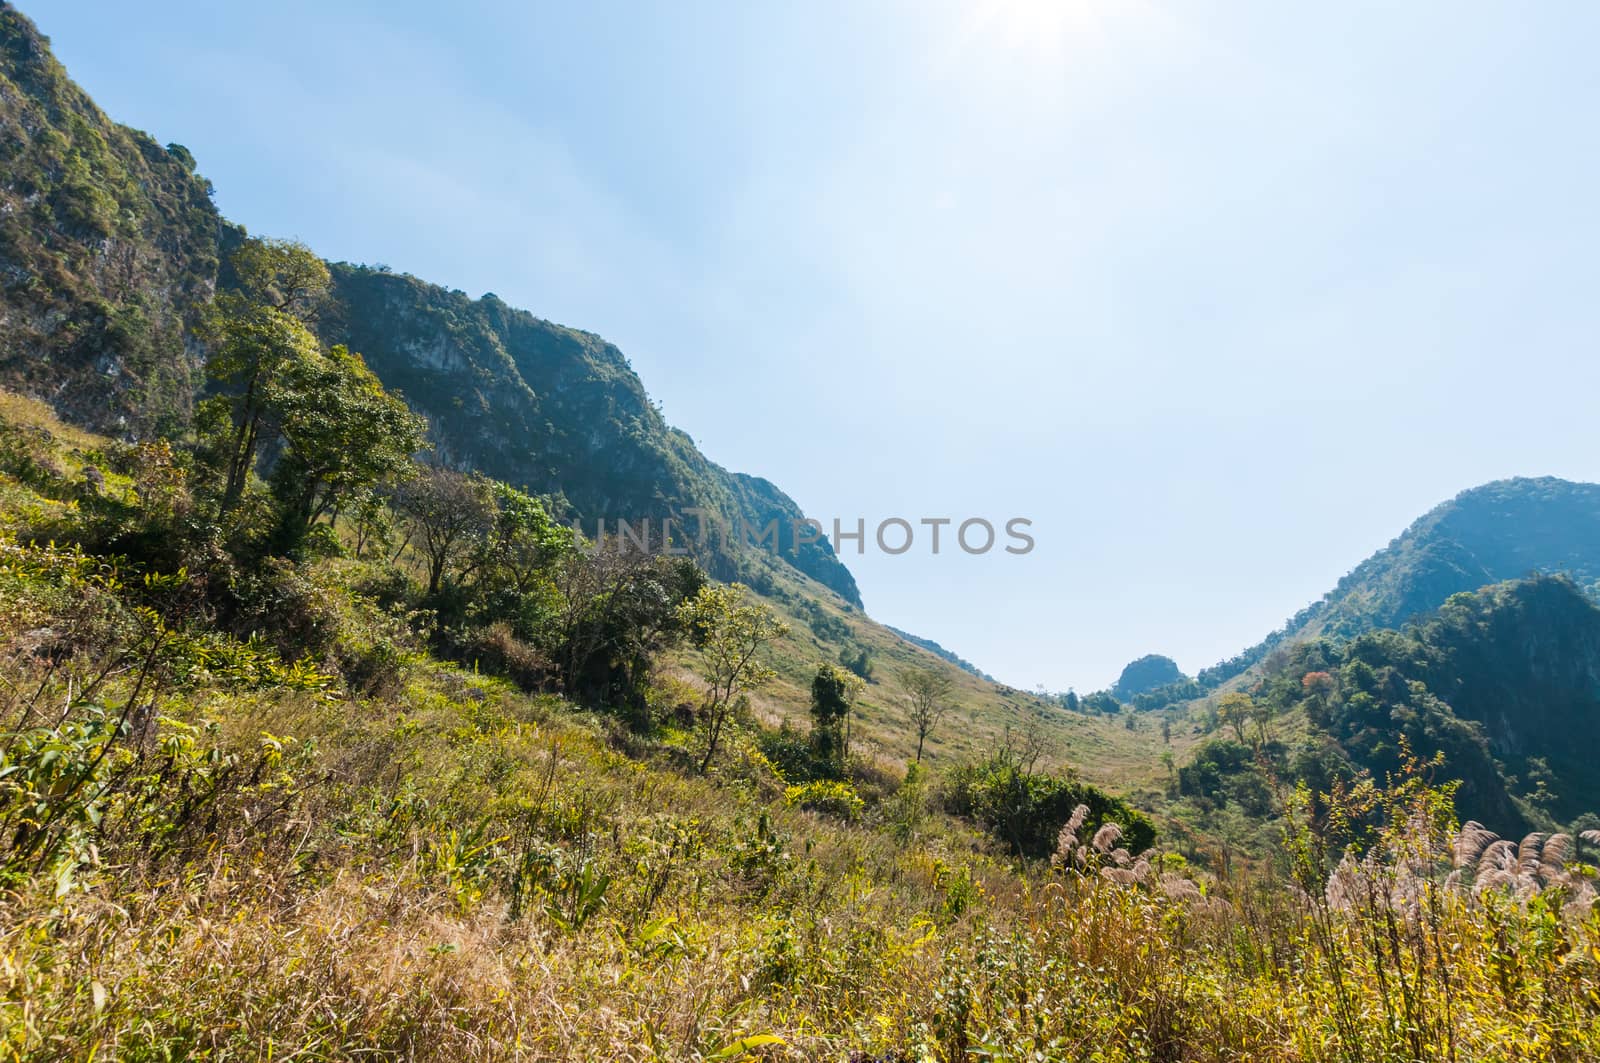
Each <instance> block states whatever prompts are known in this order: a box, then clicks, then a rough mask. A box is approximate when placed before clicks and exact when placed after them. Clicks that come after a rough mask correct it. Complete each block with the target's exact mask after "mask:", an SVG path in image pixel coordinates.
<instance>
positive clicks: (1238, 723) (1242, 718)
mask: <svg viewBox="0 0 1600 1063" xmlns="http://www.w3.org/2000/svg"><path fill="white" fill-rule="evenodd" d="M1254 716H1255V699H1253V698H1252V697H1251V696H1250V695H1249V694H1244V693H1241V692H1239V691H1237V690H1230V691H1229V692H1228V693H1226V694H1224V695H1222V697H1220V698H1218V699H1217V718H1218V719H1219V720H1221V721H1222V722H1223V723H1224V724H1227V725H1228V726H1229V727H1231V728H1233V734H1234V737H1236V738H1237V739H1238V740H1239V744H1240V745H1243V744H1244V741H1245V735H1244V728H1245V724H1247V723H1249V722H1250V720H1251V719H1252V718H1253V717H1254Z"/></svg>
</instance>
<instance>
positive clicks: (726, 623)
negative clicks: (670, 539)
mask: <svg viewBox="0 0 1600 1063" xmlns="http://www.w3.org/2000/svg"><path fill="white" fill-rule="evenodd" d="M744 595H745V588H744V587H743V586H742V585H741V584H738V583H733V584H729V585H727V586H720V587H719V586H706V587H702V588H700V591H699V593H698V594H696V595H695V596H694V597H693V598H691V599H689V600H688V601H686V602H684V603H682V604H681V605H680V606H678V616H679V618H680V619H681V620H682V622H683V624H684V626H685V627H686V628H688V629H689V631H690V632H692V633H693V635H694V637H695V641H696V642H697V644H698V645H699V648H700V662H701V674H702V676H703V677H704V679H705V681H706V696H705V703H704V710H705V719H706V752H705V756H704V757H702V758H701V760H700V773H701V774H704V773H705V771H706V769H707V768H709V767H710V766H711V762H712V760H713V759H715V757H716V755H717V748H718V745H719V743H720V742H721V740H722V736H723V734H724V732H725V731H726V729H727V727H728V724H729V722H730V721H731V720H732V719H733V717H734V715H735V714H736V713H737V711H738V710H739V709H740V708H741V707H742V706H743V705H745V704H747V703H748V698H747V697H746V696H745V694H746V692H747V691H750V690H754V689H755V688H757V687H759V686H761V685H762V684H763V683H766V682H768V681H770V680H771V679H772V677H773V676H774V675H776V674H777V673H775V672H774V671H773V670H772V669H771V668H769V667H767V666H766V665H764V664H762V663H761V661H760V660H759V659H758V656H759V654H760V652H761V650H762V648H763V647H765V646H766V645H767V644H768V643H770V642H772V641H773V640H774V639H776V638H779V637H781V636H783V635H784V634H786V633H787V632H788V630H789V628H788V626H787V625H785V624H784V623H782V622H781V621H779V620H778V619H777V617H775V616H773V615H772V612H771V610H769V609H767V608H766V607H764V606H761V605H750V604H746V603H745V601H744Z"/></svg>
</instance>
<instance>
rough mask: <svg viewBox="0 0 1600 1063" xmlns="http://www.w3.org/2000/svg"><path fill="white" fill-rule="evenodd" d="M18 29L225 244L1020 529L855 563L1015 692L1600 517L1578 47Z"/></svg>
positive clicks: (1373, 19) (1305, 14)
mask: <svg viewBox="0 0 1600 1063" xmlns="http://www.w3.org/2000/svg"><path fill="white" fill-rule="evenodd" d="M20 6H21V7H22V9H23V11H24V12H25V13H27V14H29V15H30V16H31V17H33V18H34V20H35V21H36V22H37V23H38V24H39V26H40V29H41V30H42V31H43V32H44V33H46V34H47V35H48V36H50V37H51V39H52V41H53V44H54V48H55V51H56V54H57V56H58V57H59V58H60V59H61V60H62V61H63V62H64V63H65V64H66V66H67V69H68V71H69V72H70V73H71V74H72V75H73V76H74V77H75V78H76V79H77V80H78V82H79V83H80V84H82V85H83V86H84V87H85V88H86V89H87V90H88V91H89V92H90V94H91V95H93V96H94V98H95V99H96V100H97V102H98V103H99V104H100V105H101V106H102V107H103V108H104V109H105V110H106V111H107V112H108V113H109V114H110V115H111V116H112V117H113V118H115V119H117V120H118V121H121V122H123V123H125V124H128V125H132V126H135V127H138V128H142V129H145V130H147V131H149V132H150V133H151V134H152V135H153V136H155V137H156V138H157V139H159V140H160V141H162V142H163V143H166V142H168V141H176V142H180V143H183V144H185V145H186V146H188V147H189V148H190V150H192V151H193V153H194V154H195V156H196V158H197V159H198V160H199V164H200V169H201V172H202V173H204V174H205V175H206V176H207V177H208V178H210V179H211V180H212V181H213V182H214V183H215V185H216V188H217V193H216V201H217V203H218V205H219V206H220V207H221V209H222V210H223V212H224V213H225V214H226V215H228V216H229V217H230V218H232V219H233V220H235V221H238V222H241V223H243V224H244V225H246V226H247V227H248V228H249V229H250V230H251V231H252V232H254V233H258V234H263V235H269V236H279V237H295V238H299V239H302V240H304V241H306V242H307V243H308V244H310V245H311V246H312V247H313V248H315V249H316V250H317V251H319V252H320V253H321V254H323V255H324V256H326V257H329V258H332V259H342V260H348V261H355V262H367V263H373V264H376V263H383V264H386V265H388V266H390V267H391V268H393V269H395V270H399V271H405V272H409V273H413V274H416V275H417V276H419V277H423V278H426V279H428V280H432V281H436V282H438V283H441V284H444V285H446V286H448V287H454V288H460V289H463V290H465V291H467V292H469V293H471V294H473V295H479V294H482V293H484V292H490V291H492V292H495V293H496V294H498V295H499V296H500V297H501V298H502V299H504V300H506V301H507V302H509V303H511V304H513V305H516V306H521V307H525V308H526V309H528V310H531V311H533V312H534V313H536V314H538V315H540V316H541V317H545V318H548V319H550V320H553V321H557V322H560V323H562V324H567V325H572V326H575V327H579V328H583V329H587V330H590V331H593V332H598V333H600V334H601V335H603V336H605V337H606V338H607V339H609V340H611V341H612V342H614V343H616V344H617V345H618V346H619V347H620V348H621V349H622V350H623V351H624V352H625V353H626V354H627V355H628V357H629V359H630V360H631V362H632V364H633V366H634V368H635V369H636V370H637V371H638V372H639V374H640V376H641V377H642V378H643V380H644V383H645V385H646V387H647V388H648V389H649V391H650V392H651V394H652V395H653V396H654V397H656V398H657V399H659V400H660V401H661V402H662V404H663V406H664V408H665V412H666V415H667V417H668V419H669V420H671V421H672V422H673V423H674V424H676V425H678V426H679V427H681V428H683V429H684V430H686V431H687V432H688V433H689V434H690V435H691V436H693V438H694V439H695V440H696V442H697V443H698V444H699V445H700V448H701V449H702V450H703V451H705V453H706V454H708V455H709V456H710V457H711V458H712V459H713V460H715V461H718V462H719V463H721V464H723V465H726V466H728V467H729V468H733V469H736V470H740V471H744V472H750V473H754V474H757V475H761V476H765V477H766V478H768V479H770V480H772V481H773V482H774V483H776V484H777V485H779V486H780V487H781V488H783V489H784V490H785V491H787V492H788V493H789V494H790V495H791V496H792V497H794V498H795V499H796V501H797V502H799V503H800V505H801V506H802V507H803V508H804V509H805V510H806V512H807V513H809V514H811V515H813V516H815V517H818V518H819V519H821V520H822V521H823V522H824V524H825V525H831V522H832V520H833V519H834V518H839V519H841V520H842V521H843V522H844V524H845V525H846V526H853V525H854V523H855V521H856V519H857V518H862V519H865V520H866V521H867V523H868V527H869V528H871V527H873V526H875V525H876V524H877V523H878V522H879V521H881V520H883V519H886V518H889V517H901V518H903V519H906V520H909V521H911V522H913V523H916V522H917V521H919V520H920V519H921V518H924V517H929V518H937V517H950V518H953V519H954V520H955V521H956V522H957V523H959V522H960V521H961V520H964V519H966V518H970V517H981V518H984V519H987V520H990V521H992V522H993V523H994V524H996V525H1003V523H1004V522H1005V521H1006V520H1009V519H1011V518H1013V517H1022V518H1026V519H1028V520H1030V521H1031V522H1032V525H1031V528H1030V532H1031V534H1032V535H1033V537H1034V539H1035V542H1036V545H1035V547H1034V549H1033V550H1032V551H1031V552H1030V553H1028V554H1026V555H1021V556H1017V555H1011V554H1006V553H1003V552H1001V551H1000V550H998V549H996V550H994V551H991V552H990V553H988V554H984V555H979V556H971V555H966V554H964V553H962V552H961V551H960V550H952V549H950V545H949V540H948V538H946V539H945V541H944V543H943V544H942V549H941V552H940V553H939V554H938V555H934V554H932V553H931V552H930V551H929V550H928V549H927V540H926V538H925V537H924V538H922V539H921V540H919V541H918V542H916V543H915V544H914V545H913V548H912V549H911V550H910V551H908V552H906V553H904V554H901V555H898V556H888V555H884V554H882V553H880V552H878V551H877V550H876V548H875V546H873V545H871V544H870V543H869V546H868V552H867V553H866V554H864V555H861V556H858V555H857V554H855V553H854V552H853V547H852V548H850V552H847V553H846V554H845V561H846V562H847V564H849V566H850V568H851V570H852V571H853V572H854V574H855V576H856V579H857V581H858V583H859V584H860V586H861V591H862V595H863V597H864V599H865V601H866V605H867V609H868V611H869V613H871V614H872V615H873V616H874V617H876V618H877V619H879V620H882V621H885V622H887V623H891V624H894V625H895V626H897V627H901V628H904V629H906V630H909V631H912V632H915V633H917V634H919V635H923V636H925V637H928V638H933V639H936V640H938V641H939V642H941V643H942V644H944V645H945V646H946V647H948V648H950V649H952V650H954V651H955V652H957V653H960V654H961V655H963V656H964V657H967V658H968V659H969V660H971V661H973V662H974V663H976V664H978V665H979V666H980V667H982V668H984V669H985V670H987V671H989V672H991V673H993V674H994V675H996V676H997V677H999V678H1001V679H1003V680H1005V681H1007V682H1010V683H1012V684H1015V685H1018V686H1023V687H1029V688H1032V687H1036V686H1039V685H1043V686H1045V687H1047V688H1049V689H1052V690H1062V689H1066V688H1068V687H1075V688H1076V689H1078V690H1080V691H1083V690H1090V689H1095V688H1099V687H1103V686H1105V685H1107V684H1109V683H1110V682H1112V681H1113V680H1114V679H1115V678H1116V676H1117V673H1118V672H1119V671H1120V669H1121V667H1122V665H1123V664H1124V663H1126V662H1127V661H1129V660H1131V659H1133V658H1135V657H1138V656H1141V655H1143V654H1145V653H1151V652H1157V653H1165V654H1168V655H1170V656H1172V657H1174V658H1175V659H1176V660H1177V661H1178V663H1179V664H1180V666H1182V667H1183V668H1184V669H1185V670H1186V671H1189V672H1191V673H1192V672H1193V671H1195V670H1197V669H1199V668H1202V667H1204V666H1206V665H1209V664H1212V663H1214V662H1216V661H1217V660H1220V659H1223V658H1226V657H1228V656H1231V655H1232V654H1234V653H1236V652H1238V651H1239V650H1241V649H1243V648H1245V647H1246V646H1249V645H1251V644H1253V643H1254V642H1256V641H1258V640H1259V639H1260V638H1261V637H1262V636H1263V635H1265V634H1266V633H1267V632H1268V631H1270V630H1272V629H1274V628H1275V627H1277V626H1279V625H1281V624H1282V622H1283V621H1284V620H1285V619H1286V618H1287V617H1288V616H1290V615H1291V614H1292V613H1294V612H1295V611H1296V610H1298V609H1299V608H1301V607H1302V606H1304V605H1306V604H1307V603H1308V602H1310V601H1312V600H1314V599H1316V598H1318V597H1320V596H1321V595H1322V594H1323V593H1324V592H1325V591H1327V590H1328V589H1329V588H1331V587H1332V586H1333V584H1334V583H1335V581H1336V580H1337V579H1338V578H1339V577H1340V576H1341V575H1342V574H1344V573H1345V572H1346V571H1348V570H1349V569H1350V568H1352V567H1354V565H1355V564H1357V563H1358V562H1359V561H1360V560H1362V559H1363V558H1364V557H1366V556H1367V555H1368V554H1370V553H1372V552H1373V551H1374V550H1376V549H1378V548H1380V547H1382V546H1383V545H1384V544H1385V543H1387V542H1388V541H1389V540H1390V539H1392V538H1393V537H1394V536H1395V535H1397V534H1399V532H1400V531H1401V530H1402V529H1403V528H1404V527H1405V526H1406V525H1407V524H1409V523H1410V522H1411V521H1412V520H1413V519H1415V518H1416V517H1418V516H1420V515H1421V514H1422V513H1423V512H1424V511H1426V510H1427V509H1428V508H1430V507H1431V506H1433V505H1435V504H1437V503H1439V502H1441V501H1443V500H1445V499H1447V498H1449V497H1451V496H1453V495H1454V494H1456V493H1457V492H1459V491H1461V490H1463V489H1466V488H1468V487H1471V486H1474V485H1476V484H1479V483H1483V482H1486V481H1489V480H1493V479H1497V478H1501V477H1505V476H1514V475H1556V476H1565V477H1568V478H1572V479H1587V480H1600V421H1597V420H1596V418H1595V416H1594V412H1595V410H1594V404H1595V397H1596V395H1597V393H1600V389H1597V384H1600V359H1597V358H1596V357H1595V338H1596V334H1597V326H1600V298H1596V295H1597V292H1596V290H1595V289H1596V278H1597V273H1596V269H1595V261H1594V259H1595V254H1596V248H1600V206H1597V203H1600V192H1597V190H1600V122H1596V121H1595V120H1594V115H1595V111H1596V104H1597V103H1600V83H1597V82H1600V65H1597V64H1596V63H1594V61H1593V51H1592V47H1593V46H1592V42H1593V41H1594V40H1595V39H1596V37H1597V36H1600V33H1597V31H1600V6H1597V5H1592V4H1585V3H1579V2H1569V3H1558V2H1552V3H1548V4H1538V5H1531V4H1529V5H1512V4H1502V3H1480V2H1474V0H1454V2H1451V3H1425V2H1418V3H1412V4H1404V5H1394V4H1386V3H1367V2H1359V0H1352V2H1347V3H1341V4H1321V5H1286V4H1281V3H1275V2H1260V3H1252V2H1246V0H1239V2H1235V3H1227V4H1211V3H1205V2H1202V0H1194V2H1188V3H1182V4H1178V3H1170V4H1169V3H1162V2H1157V0H1058V2H1054V3H1051V2H1046V0H968V2H965V3H948V2H942V0H918V2H890V0H884V2H873V0H856V2H831V0H820V2H814V3H806V4H789V5H778V4H741V3H733V2H731V0H730V2H727V3H719V4H706V3H697V2H693V0H677V2H673V3H659V4H647V3H639V4H628V5H623V4H581V5H578V4H559V5H558V4H554V3H531V2H527V0H456V2H454V3H451V4H438V3H418V2H413V0H382V2H378V0H372V2H366V0H316V2H307V0H281V2H278V3H275V4H270V5H267V4H217V3H214V2H200V0H145V2H142V3H138V4H130V3H126V2H124V0H35V2H33V3H28V2H26V0H24V2H23V3H22V4H21V5H20ZM947 536H948V533H947ZM973 538H974V539H976V538H977V536H976V535H975V536H974V537H973ZM848 545H849V544H847V546H848Z"/></svg>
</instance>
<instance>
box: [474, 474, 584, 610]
mask: <svg viewBox="0 0 1600 1063" xmlns="http://www.w3.org/2000/svg"><path fill="white" fill-rule="evenodd" d="M493 510H494V512H493V519H492V521H491V527H490V531H489V535H488V537H487V539H486V540H485V542H484V546H483V556H482V558H481V560H480V562H479V568H480V569H481V570H482V572H483V574H484V576H483V578H484V580H485V581H486V582H488V583H490V584H491V585H492V586H493V587H495V588H504V589H505V590H507V591H509V592H510V593H512V594H515V595H518V596H520V595H525V594H528V593H531V592H532V591H533V590H534V589H535V587H537V586H538V585H539V584H541V583H544V582H546V581H547V580H548V579H549V577H550V573H551V571H552V570H553V569H554V568H555V566H556V565H557V564H558V563H559V562H560V561H561V559H562V558H564V557H566V556H568V555H570V554H571V552H572V550H573V548H574V542H573V534H572V530H571V529H570V528H566V527H563V526H562V525H561V524H559V523H557V522H556V521H555V520H554V519H553V518H552V517H551V516H550V512H549V510H547V509H546V508H545V506H544V503H542V502H540V501H539V500H538V499H537V498H534V497H533V496H532V495H528V494H524V493H523V492H521V491H518V490H517V489H516V488H514V487H510V486H508V485H506V484H503V483H496V484H494V486H493Z"/></svg>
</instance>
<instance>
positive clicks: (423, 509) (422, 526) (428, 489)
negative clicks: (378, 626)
mask: <svg viewBox="0 0 1600 1063" xmlns="http://www.w3.org/2000/svg"><path fill="white" fill-rule="evenodd" d="M394 505H395V509H396V510H397V511H398V512H399V513H400V517H401V519H402V520H403V521H404V522H405V527H406V533H407V534H406V545H409V546H410V547H411V548H412V549H414V550H416V551H417V552H418V553H419V554H421V555H422V559H423V561H424V563H425V564H426V565H427V568H428V594H429V595H430V596H432V595H437V594H438V593H439V591H440V589H441V587H442V586H443V584H444V580H445V577H446V576H447V575H449V574H450V572H451V571H452V570H456V571H457V572H458V573H461V574H464V573H465V571H467V570H470V568H472V567H474V566H475V565H476V563H477V561H478V560H481V559H482V558H483V556H484V549H483V542H484V540H486V539H487V538H488V536H489V530H490V528H491V526H492V525H493V521H494V492H493V488H492V487H491V486H490V484H489V481H487V480H485V479H484V478H483V477H481V476H478V475H475V474H474V475H466V474H463V473H459V472H456V471H454V470H453V469H444V468H438V467H431V466H430V467H427V468H424V469H421V470H419V472H418V473H417V475H415V476H413V477H411V478H410V479H408V480H406V481H404V482H403V483H401V484H400V485H399V486H398V487H397V488H396V489H395V492H394ZM404 548H405V547H404V546H402V548H401V549H402V550H404Z"/></svg>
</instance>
